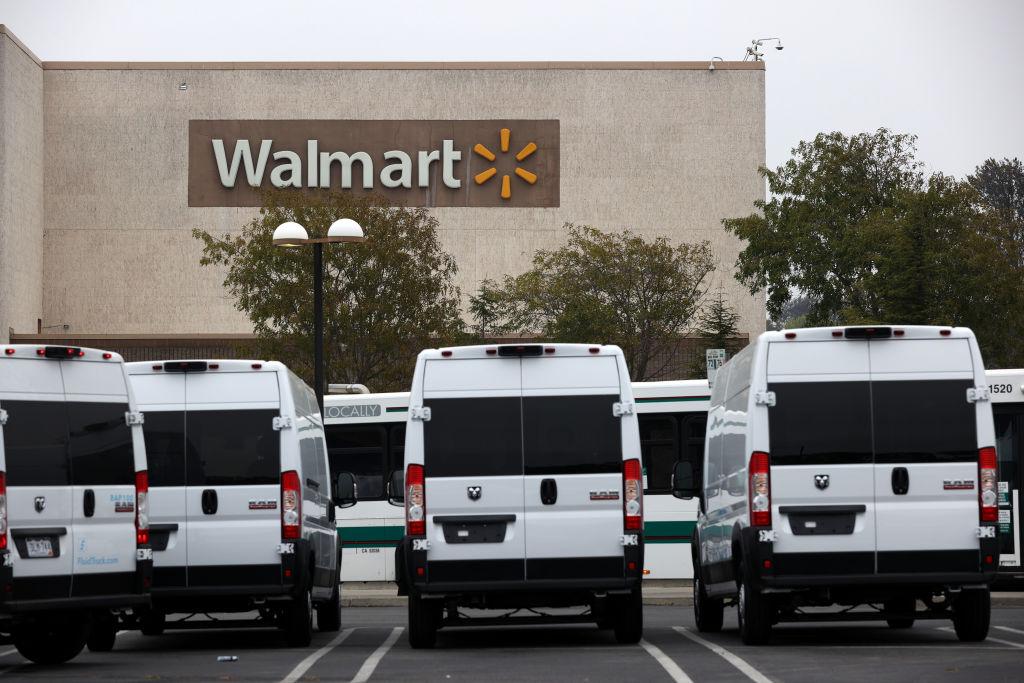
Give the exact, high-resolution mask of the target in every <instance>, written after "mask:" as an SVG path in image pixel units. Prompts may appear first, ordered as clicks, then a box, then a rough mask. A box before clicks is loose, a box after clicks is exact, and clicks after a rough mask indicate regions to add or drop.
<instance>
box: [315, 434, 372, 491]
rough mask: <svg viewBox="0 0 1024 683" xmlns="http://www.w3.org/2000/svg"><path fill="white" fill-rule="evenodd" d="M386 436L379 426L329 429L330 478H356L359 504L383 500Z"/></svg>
mask: <svg viewBox="0 0 1024 683" xmlns="http://www.w3.org/2000/svg"><path fill="white" fill-rule="evenodd" d="M385 436H386V432H385V431H384V427H381V426H378V425H361V426H358V427H351V426H347V425H346V426H343V425H327V455H328V458H329V459H330V462H331V476H332V477H335V476H337V473H338V472H351V473H352V474H353V475H355V478H356V486H357V487H358V489H357V492H358V498H359V500H382V499H383V498H384V476H385V474H384V466H385V462H384V454H385V445H386V443H385Z"/></svg>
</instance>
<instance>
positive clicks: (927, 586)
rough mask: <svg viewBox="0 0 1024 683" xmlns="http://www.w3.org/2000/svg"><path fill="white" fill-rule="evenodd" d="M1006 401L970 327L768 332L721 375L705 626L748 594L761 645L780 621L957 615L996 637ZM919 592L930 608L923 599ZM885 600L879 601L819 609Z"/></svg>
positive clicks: (746, 611)
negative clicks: (997, 399) (992, 623)
mask: <svg viewBox="0 0 1024 683" xmlns="http://www.w3.org/2000/svg"><path fill="white" fill-rule="evenodd" d="M994 439H995V436H994V432H993V424H992V407H991V404H990V401H989V390H988V387H987V385H986V380H985V369H984V367H983V366H982V362H981V354H980V353H979V351H978V344H977V342H976V340H975V338H974V334H973V333H972V332H971V331H970V330H969V329H966V328H958V327H954V328H949V327H918V326H909V325H908V326H877V327H846V328H822V329H797V330H787V331H785V332H767V333H765V334H763V335H761V336H760V337H759V338H758V339H757V341H756V342H755V343H754V344H751V345H750V346H748V347H747V348H746V349H744V350H743V351H741V352H740V353H738V354H737V355H736V356H735V357H734V358H733V359H731V360H730V361H729V362H728V363H726V364H725V365H724V366H722V368H721V369H720V370H719V373H718V375H717V377H716V380H715V385H714V388H713V390H712V395H711V408H710V411H709V413H708V428H707V443H706V447H705V451H706V452H705V466H704V476H703V486H702V487H701V486H700V482H698V481H697V480H696V478H695V477H693V476H692V473H691V472H690V467H689V463H685V462H684V463H680V464H678V465H677V466H676V472H675V477H674V482H673V488H674V493H675V494H676V495H677V496H679V497H687V496H695V495H698V494H699V496H700V513H699V517H698V523H697V530H696V536H697V538H696V540H695V542H694V544H693V548H694V558H693V562H694V566H695V578H694V582H695V583H694V611H695V614H696V618H697V625H698V628H700V629H701V630H704V631H715V630H718V629H720V628H721V626H722V610H723V601H724V600H732V601H734V602H735V603H736V604H737V606H738V608H739V609H738V615H739V624H740V633H741V636H742V638H743V640H744V642H747V643H762V642H765V641H766V640H767V639H768V637H769V635H770V631H771V627H772V625H773V624H774V623H776V622H779V621H822V620H835V619H861V620H872V619H885V620H887V621H888V623H889V625H890V626H892V627H894V628H907V627H910V626H911V625H912V624H913V622H914V620H915V619H952V620H953V625H954V627H955V630H956V633H957V635H958V636H959V637H960V639H961V640H967V641H971V640H983V639H984V638H985V637H986V636H987V633H988V627H989V606H990V601H989V584H990V583H991V581H992V579H993V578H994V576H995V571H996V566H997V564H998V558H999V548H998V539H997V534H996V523H997V514H998V511H997V506H996V481H997V479H996V454H995V448H994V445H995V441H994ZM918 601H920V602H921V603H922V604H923V609H918V607H917V603H918ZM832 605H840V606H844V607H849V606H856V605H873V606H875V607H876V608H877V611H871V610H860V611H858V610H851V611H845V610H844V611H841V612H833V613H822V612H820V611H805V609H804V608H806V607H808V606H832Z"/></svg>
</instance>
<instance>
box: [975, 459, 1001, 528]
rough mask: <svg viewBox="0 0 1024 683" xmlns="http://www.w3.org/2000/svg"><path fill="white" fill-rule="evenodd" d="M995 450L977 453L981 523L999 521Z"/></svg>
mask: <svg viewBox="0 0 1024 683" xmlns="http://www.w3.org/2000/svg"><path fill="white" fill-rule="evenodd" d="M996 486H997V484H996V449H995V448H992V447H991V446H989V447H988V448H982V449H980V450H979V451H978V505H979V506H980V511H981V521H983V522H998V521H999V496H998V495H997V494H996Z"/></svg>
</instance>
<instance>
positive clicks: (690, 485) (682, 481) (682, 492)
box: [672, 460, 700, 500]
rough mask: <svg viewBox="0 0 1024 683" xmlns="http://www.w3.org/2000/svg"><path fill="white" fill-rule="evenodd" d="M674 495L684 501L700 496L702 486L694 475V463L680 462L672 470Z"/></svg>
mask: <svg viewBox="0 0 1024 683" xmlns="http://www.w3.org/2000/svg"><path fill="white" fill-rule="evenodd" d="M672 495H673V496H675V497H676V498H682V499H683V500H690V499H691V498H693V497H694V496H698V495H700V484H699V483H698V482H697V481H696V477H694V473H693V463H692V462H689V461H688V460H680V461H679V462H677V463H676V466H675V468H674V469H673V470H672Z"/></svg>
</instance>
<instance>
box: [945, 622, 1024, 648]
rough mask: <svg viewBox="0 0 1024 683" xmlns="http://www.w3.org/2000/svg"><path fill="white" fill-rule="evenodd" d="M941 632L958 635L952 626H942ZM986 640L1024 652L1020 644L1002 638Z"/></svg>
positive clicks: (1023, 646)
mask: <svg viewBox="0 0 1024 683" xmlns="http://www.w3.org/2000/svg"><path fill="white" fill-rule="evenodd" d="M996 628H1004V627H1003V626H996ZM939 630H940V631H949V632H950V633H956V631H955V630H954V629H953V627H952V626H940V627H939ZM985 640H986V641H991V642H993V643H999V644H1000V645H1009V646H1010V647H1012V648H1014V649H1015V650H1024V645H1021V644H1020V643H1015V642H1013V641H1012V640H1003V639H1002V638H993V637H992V636H989V637H988V638H986V639H985Z"/></svg>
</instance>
